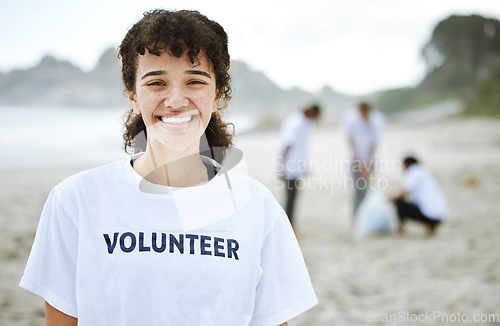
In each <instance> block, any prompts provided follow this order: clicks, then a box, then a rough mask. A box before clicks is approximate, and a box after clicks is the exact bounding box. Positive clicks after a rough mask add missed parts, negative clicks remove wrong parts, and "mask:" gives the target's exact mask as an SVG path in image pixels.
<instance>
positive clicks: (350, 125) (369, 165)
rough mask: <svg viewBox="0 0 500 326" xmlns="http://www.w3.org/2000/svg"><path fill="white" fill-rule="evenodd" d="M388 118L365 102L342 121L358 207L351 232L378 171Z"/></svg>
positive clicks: (349, 112) (355, 201)
mask: <svg viewBox="0 0 500 326" xmlns="http://www.w3.org/2000/svg"><path fill="white" fill-rule="evenodd" d="M385 124H386V121H385V117H384V115H383V114H382V113H381V112H379V111H376V110H372V108H371V106H370V104H368V103H367V102H361V103H359V104H358V108H357V109H351V110H348V111H347V112H346V113H345V114H344V116H343V117H342V121H341V128H342V129H343V131H344V133H345V135H346V137H347V143H348V147H349V152H350V169H351V177H352V187H353V189H354V203H353V209H352V215H353V219H352V223H351V229H352V227H353V226H354V218H355V216H356V211H357V210H358V207H359V205H360V204H361V202H362V201H363V198H364V197H365V195H366V191H367V189H368V186H369V180H370V177H371V175H372V173H373V171H374V169H375V164H376V158H377V157H376V154H377V146H378V144H379V141H380V138H381V136H382V134H383V131H384V129H385Z"/></svg>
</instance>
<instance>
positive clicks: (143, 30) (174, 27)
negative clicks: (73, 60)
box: [118, 9, 233, 152]
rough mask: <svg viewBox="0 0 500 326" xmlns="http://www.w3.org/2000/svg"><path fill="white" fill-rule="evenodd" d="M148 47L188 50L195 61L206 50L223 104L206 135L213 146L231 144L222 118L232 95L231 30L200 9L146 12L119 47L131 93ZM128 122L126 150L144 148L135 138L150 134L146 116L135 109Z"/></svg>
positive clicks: (174, 53) (180, 52) (178, 51)
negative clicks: (141, 56) (228, 44)
mask: <svg viewBox="0 0 500 326" xmlns="http://www.w3.org/2000/svg"><path fill="white" fill-rule="evenodd" d="M146 51H148V52H149V53H151V54H154V55H160V52H161V51H165V52H167V53H168V54H170V55H172V56H175V57H178V58H179V57H181V56H182V55H183V54H184V53H187V55H188V57H189V59H190V60H191V63H193V64H194V63H195V62H198V60H199V59H198V55H199V54H200V52H201V51H204V52H205V53H206V55H207V57H208V59H209V60H210V62H211V63H212V70H213V72H214V75H215V81H216V90H217V96H218V97H219V103H220V106H219V108H218V109H219V110H217V111H216V112H214V113H212V116H211V118H210V122H209V123H208V127H207V129H206V130H205V135H206V137H207V141H208V145H209V147H210V148H213V147H226V148H227V147H231V146H232V137H233V133H230V132H229V130H228V125H230V124H227V123H224V122H223V121H222V119H221V117H220V112H219V111H220V110H222V109H224V108H225V107H226V106H227V103H228V102H229V100H230V99H231V85H230V81H231V77H230V76H229V65H230V58H229V51H228V46H227V34H226V32H225V31H224V29H223V28H222V26H220V25H219V24H218V23H216V22H214V21H212V20H210V19H208V18H207V17H206V16H204V15H202V14H200V13H199V12H198V11H191V10H180V11H167V10H162V9H157V10H152V11H148V12H145V13H144V17H143V18H142V19H141V20H139V21H138V22H137V23H136V24H135V25H134V26H132V28H131V29H130V30H129V31H128V32H127V35H126V36H125V38H124V39H123V41H122V43H121V44H120V46H119V49H118V54H119V57H120V58H121V61H122V80H123V85H124V86H125V91H126V92H127V93H129V92H132V91H134V90H135V86H136V85H135V79H136V73H137V61H138V57H139V55H144V54H145V53H146ZM124 124H125V131H124V134H123V140H124V142H125V151H127V152H129V150H135V151H137V150H143V149H144V148H137V147H138V145H137V144H135V142H134V138H135V137H136V136H137V135H139V134H140V133H141V132H144V135H145V136H146V137H147V131H146V125H145V124H144V121H143V120H142V116H141V115H136V114H134V112H133V110H132V109H131V110H129V112H128V114H127V115H126V117H125V122H124ZM139 147H140V146H139Z"/></svg>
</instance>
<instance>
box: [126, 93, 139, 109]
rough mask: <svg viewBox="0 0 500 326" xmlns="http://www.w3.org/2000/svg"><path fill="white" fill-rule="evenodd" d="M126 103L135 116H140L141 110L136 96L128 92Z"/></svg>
mask: <svg viewBox="0 0 500 326" xmlns="http://www.w3.org/2000/svg"><path fill="white" fill-rule="evenodd" d="M128 102H129V103H130V107H131V108H132V110H133V111H134V113H135V114H141V108H140V107H139V103H138V102H137V94H136V93H135V92H134V91H130V92H128Z"/></svg>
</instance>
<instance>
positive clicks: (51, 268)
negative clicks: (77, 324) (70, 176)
mask: <svg viewBox="0 0 500 326" xmlns="http://www.w3.org/2000/svg"><path fill="white" fill-rule="evenodd" d="M77 253H78V230H77V228H76V226H75V223H74V222H73V220H72V219H71V218H70V217H69V216H68V215H67V214H66V212H65V210H64V208H63V207H62V206H61V204H60V202H59V200H58V197H57V193H56V190H52V192H51V193H50V195H49V198H48V199H47V202H46V203H45V206H44V208H43V211H42V215H41V217H40V222H39V224H38V228H37V231H36V236H35V241H34V243H33V247H32V249H31V253H30V256H29V258H28V263H27V265H26V269H25V271H24V275H23V277H22V279H21V283H20V284H19V286H20V287H22V288H24V289H26V290H28V291H30V292H32V293H34V294H36V295H39V296H41V297H42V298H43V299H44V300H45V301H47V302H48V303H49V304H50V305H51V306H53V307H54V308H56V309H57V310H59V311H61V312H63V313H65V314H67V315H70V316H73V317H77V304H76V290H75V288H76V261H77Z"/></svg>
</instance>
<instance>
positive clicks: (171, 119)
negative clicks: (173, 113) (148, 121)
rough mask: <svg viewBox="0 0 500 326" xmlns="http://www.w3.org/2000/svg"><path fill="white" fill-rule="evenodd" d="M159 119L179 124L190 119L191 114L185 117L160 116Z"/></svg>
mask: <svg viewBox="0 0 500 326" xmlns="http://www.w3.org/2000/svg"><path fill="white" fill-rule="evenodd" d="M161 121H163V122H164V123H168V124H172V125H179V124H181V123H186V122H189V121H191V116H187V117H161Z"/></svg>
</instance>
